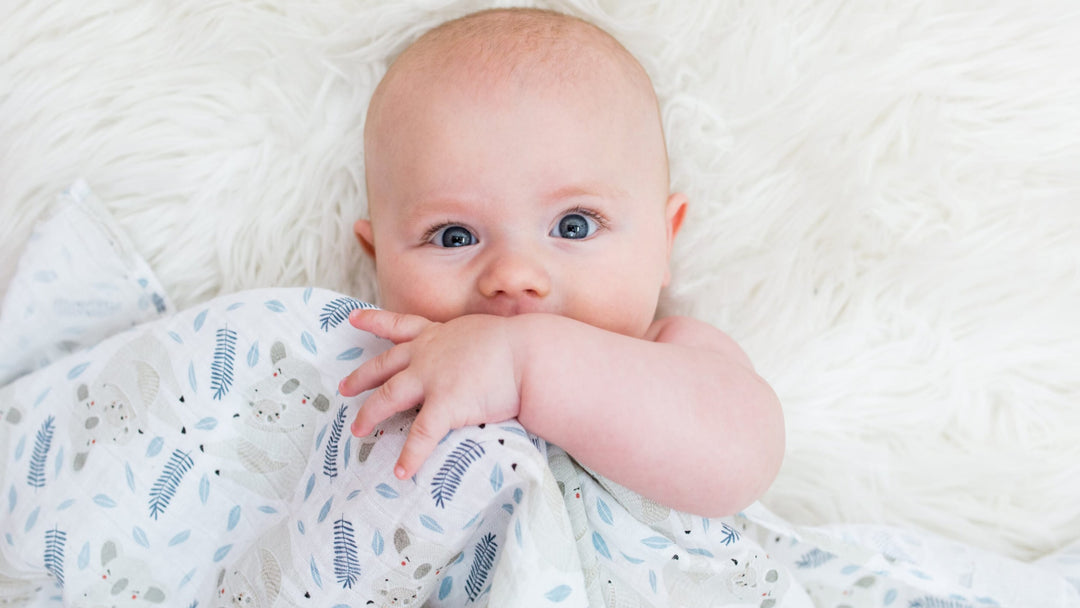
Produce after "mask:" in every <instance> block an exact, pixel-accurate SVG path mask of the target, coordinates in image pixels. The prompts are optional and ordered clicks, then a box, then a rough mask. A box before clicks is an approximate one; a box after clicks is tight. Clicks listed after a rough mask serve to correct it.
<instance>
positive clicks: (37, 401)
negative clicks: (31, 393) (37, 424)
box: [34, 386, 52, 407]
mask: <svg viewBox="0 0 1080 608" xmlns="http://www.w3.org/2000/svg"><path fill="white" fill-rule="evenodd" d="M51 390H52V387H51V386H50V387H49V388H47V389H45V390H43V391H41V394H40V395H38V396H37V399H34V407H37V406H39V405H41V402H42V401H44V400H45V395H48V394H49V391H51Z"/></svg>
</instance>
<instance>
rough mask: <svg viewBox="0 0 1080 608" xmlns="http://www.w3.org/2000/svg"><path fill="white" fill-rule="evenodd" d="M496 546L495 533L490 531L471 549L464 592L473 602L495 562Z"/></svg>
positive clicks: (478, 595)
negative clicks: (470, 563)
mask: <svg viewBox="0 0 1080 608" xmlns="http://www.w3.org/2000/svg"><path fill="white" fill-rule="evenodd" d="M498 547H499V545H498V543H496V542H495V535H494V534H491V533H488V534H487V535H485V536H484V537H483V538H481V539H480V542H478V543H476V548H475V549H474V550H473V563H472V568H470V569H469V577H468V578H467V579H465V594H466V595H467V596H468V597H469V601H470V602H475V601H476V598H478V597H480V593H481V592H482V591H483V590H484V583H485V582H486V581H487V576H488V573H489V572H490V571H491V567H492V565H494V564H495V553H496V551H497V550H498Z"/></svg>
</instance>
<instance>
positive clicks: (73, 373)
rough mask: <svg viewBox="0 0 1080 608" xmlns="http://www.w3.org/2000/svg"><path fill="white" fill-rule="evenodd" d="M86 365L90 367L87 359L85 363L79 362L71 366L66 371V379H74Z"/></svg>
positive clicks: (84, 369)
mask: <svg viewBox="0 0 1080 608" xmlns="http://www.w3.org/2000/svg"><path fill="white" fill-rule="evenodd" d="M87 367H90V362H89V361H87V362H86V363H80V364H78V365H76V366H75V367H73V368H71V369H70V370H69V371H68V373H67V377H68V380H74V379H75V378H78V377H79V375H80V374H82V373H83V372H84V371H86V368H87Z"/></svg>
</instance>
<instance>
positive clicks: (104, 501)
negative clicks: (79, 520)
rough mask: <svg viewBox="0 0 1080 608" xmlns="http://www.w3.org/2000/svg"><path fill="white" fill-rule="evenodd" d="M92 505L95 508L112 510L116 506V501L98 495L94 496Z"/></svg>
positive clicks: (103, 495)
mask: <svg viewBox="0 0 1080 608" xmlns="http://www.w3.org/2000/svg"><path fill="white" fill-rule="evenodd" d="M94 503H95V504H96V505H97V506H99V507H104V508H106V509H112V508H114V507H115V506H116V501H115V500H113V499H111V498H109V497H108V496H106V495H105V494H98V495H97V496H95V497H94Z"/></svg>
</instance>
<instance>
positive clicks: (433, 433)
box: [394, 404, 454, 479]
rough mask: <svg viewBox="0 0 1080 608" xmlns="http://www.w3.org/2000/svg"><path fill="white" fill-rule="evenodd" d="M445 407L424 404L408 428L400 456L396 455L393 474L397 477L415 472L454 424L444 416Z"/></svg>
mask: <svg viewBox="0 0 1080 608" xmlns="http://www.w3.org/2000/svg"><path fill="white" fill-rule="evenodd" d="M447 411H448V410H447V409H446V408H439V407H432V406H431V404H424V406H423V407H421V408H420V413H419V414H417V415H416V420H414V421H413V423H412V428H410V429H409V435H408V437H406V438H405V445H404V446H403V447H402V448H401V456H399V457H398V462H397V466H395V467H394V475H396V476H397V478H398V479H408V478H409V477H412V476H413V475H415V474H416V471H417V470H418V469H419V468H420V466H421V465H423V464H424V461H425V460H427V459H428V456H431V453H432V452H434V451H435V448H436V447H437V446H438V445H439V442H440V441H442V438H443V437H445V436H446V434H447V433H449V432H450V431H451V430H453V428H454V426H453V425H452V424H451V421H450V420H449V419H447V418H446V416H445V415H444V412H447Z"/></svg>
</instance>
